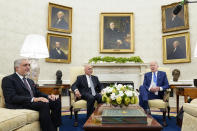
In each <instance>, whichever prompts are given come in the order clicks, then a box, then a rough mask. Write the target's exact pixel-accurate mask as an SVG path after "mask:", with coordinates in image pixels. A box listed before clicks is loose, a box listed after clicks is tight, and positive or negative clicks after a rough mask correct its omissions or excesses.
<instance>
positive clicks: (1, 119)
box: [0, 75, 41, 131]
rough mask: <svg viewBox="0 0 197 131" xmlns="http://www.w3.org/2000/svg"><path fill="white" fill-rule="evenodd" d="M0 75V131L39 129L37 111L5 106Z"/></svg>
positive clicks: (34, 130) (1, 76)
mask: <svg viewBox="0 0 197 131" xmlns="http://www.w3.org/2000/svg"><path fill="white" fill-rule="evenodd" d="M3 77H4V76H3V75H0V131H13V130H14V131H41V129H40V122H39V113H38V112H37V111H33V110H27V109H7V108H5V102H4V97H3V93H2V88H1V82H2V78H3Z"/></svg>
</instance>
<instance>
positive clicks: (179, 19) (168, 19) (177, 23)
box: [161, 2, 189, 33]
mask: <svg viewBox="0 0 197 131" xmlns="http://www.w3.org/2000/svg"><path fill="white" fill-rule="evenodd" d="M178 4H180V2H177V3H172V4H170V5H164V6H162V7H161V10H162V32H163V33H166V32H172V31H178V30H186V29H189V17H188V5H187V4H184V6H183V7H182V10H181V11H180V12H179V13H178V14H177V15H174V14H173V10H174V8H175V7H176V6H177V5H178Z"/></svg>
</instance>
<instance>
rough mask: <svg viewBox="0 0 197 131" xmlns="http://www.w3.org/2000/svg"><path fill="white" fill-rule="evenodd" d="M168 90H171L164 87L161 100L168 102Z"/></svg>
mask: <svg viewBox="0 0 197 131" xmlns="http://www.w3.org/2000/svg"><path fill="white" fill-rule="evenodd" d="M170 92H171V89H166V90H165V91H164V96H163V101H165V102H169V97H170Z"/></svg>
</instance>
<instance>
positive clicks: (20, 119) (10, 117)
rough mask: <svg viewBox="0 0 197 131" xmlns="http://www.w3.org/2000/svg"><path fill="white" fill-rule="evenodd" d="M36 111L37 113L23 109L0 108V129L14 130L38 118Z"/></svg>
mask: <svg viewBox="0 0 197 131" xmlns="http://www.w3.org/2000/svg"><path fill="white" fill-rule="evenodd" d="M36 113H37V114H38V112H36V111H32V110H25V109H6V108H0V115H1V117H0V130H3V131H10V130H15V129H18V128H20V127H22V126H24V125H26V124H28V123H32V122H33V121H35V120H38V119H39V117H38V115H37V114H36ZM34 115H35V116H34ZM31 117H32V118H31Z"/></svg>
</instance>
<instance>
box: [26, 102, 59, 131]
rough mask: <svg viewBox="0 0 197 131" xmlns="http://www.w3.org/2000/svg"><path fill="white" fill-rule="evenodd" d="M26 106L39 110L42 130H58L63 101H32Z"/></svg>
mask: <svg viewBox="0 0 197 131" xmlns="http://www.w3.org/2000/svg"><path fill="white" fill-rule="evenodd" d="M24 107H25V108H27V109H31V110H36V111H38V112H39V120H40V126H41V129H42V131H56V130H57V127H58V126H60V125H61V101H60V99H57V100H55V101H52V100H49V103H44V102H31V103H29V104H27V105H24Z"/></svg>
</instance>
